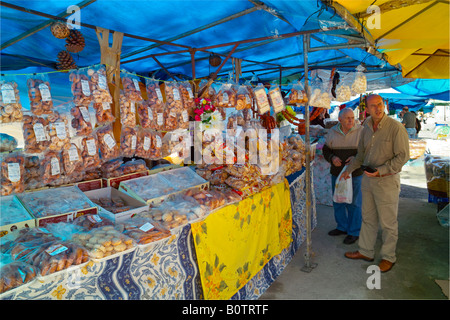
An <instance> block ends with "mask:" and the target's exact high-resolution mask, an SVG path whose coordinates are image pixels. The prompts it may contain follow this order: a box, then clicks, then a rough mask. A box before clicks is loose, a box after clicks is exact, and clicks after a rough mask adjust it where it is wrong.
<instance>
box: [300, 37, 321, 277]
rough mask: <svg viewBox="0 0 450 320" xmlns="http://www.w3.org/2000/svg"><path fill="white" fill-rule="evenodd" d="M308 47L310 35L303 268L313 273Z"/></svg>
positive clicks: (305, 56)
mask: <svg viewBox="0 0 450 320" xmlns="http://www.w3.org/2000/svg"><path fill="white" fill-rule="evenodd" d="M308 47H309V35H308V34H305V35H303V60H304V66H305V92H306V95H307V97H308V102H307V103H306V105H305V151H306V170H305V172H306V177H305V187H306V253H305V265H304V266H303V267H302V269H301V270H302V271H304V272H311V271H312V269H314V268H315V267H317V263H312V262H311V165H310V161H311V143H310V138H309V101H310V100H309V98H310V90H309V84H308Z"/></svg>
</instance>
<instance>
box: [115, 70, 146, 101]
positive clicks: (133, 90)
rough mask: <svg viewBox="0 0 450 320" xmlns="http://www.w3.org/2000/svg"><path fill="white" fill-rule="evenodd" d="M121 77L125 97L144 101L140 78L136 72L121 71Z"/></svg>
mask: <svg viewBox="0 0 450 320" xmlns="http://www.w3.org/2000/svg"><path fill="white" fill-rule="evenodd" d="M120 78H121V79H122V85H123V91H124V94H125V97H126V98H127V99H128V100H130V101H134V102H136V101H142V100H144V99H143V98H142V93H141V88H140V86H139V83H140V79H139V77H138V76H137V75H136V74H134V73H128V72H121V74H120Z"/></svg>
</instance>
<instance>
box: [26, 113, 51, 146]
mask: <svg viewBox="0 0 450 320" xmlns="http://www.w3.org/2000/svg"><path fill="white" fill-rule="evenodd" d="M47 125H48V120H47V119H45V118H42V117H38V116H32V115H24V117H23V138H24V151H25V152H26V153H41V152H43V151H45V150H47V148H48V146H49V145H50V140H49V139H48V134H47Z"/></svg>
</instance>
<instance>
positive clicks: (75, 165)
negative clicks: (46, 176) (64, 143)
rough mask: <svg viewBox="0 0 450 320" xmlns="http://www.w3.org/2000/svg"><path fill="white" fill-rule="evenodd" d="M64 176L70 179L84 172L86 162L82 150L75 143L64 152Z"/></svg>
mask: <svg viewBox="0 0 450 320" xmlns="http://www.w3.org/2000/svg"><path fill="white" fill-rule="evenodd" d="M62 160H63V161H62V162H63V166H64V174H65V175H66V176H68V177H70V176H72V175H75V174H77V173H79V172H82V171H84V162H83V157H82V155H81V150H80V148H78V146H77V145H76V144H75V143H70V147H69V148H68V149H64V150H63V152H62Z"/></svg>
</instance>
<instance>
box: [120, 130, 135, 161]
mask: <svg viewBox="0 0 450 320" xmlns="http://www.w3.org/2000/svg"><path fill="white" fill-rule="evenodd" d="M137 135H138V134H137V129H136V127H122V131H121V132H120V155H121V156H122V157H128V158H132V157H133V156H134V155H135V153H136V145H137Z"/></svg>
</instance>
